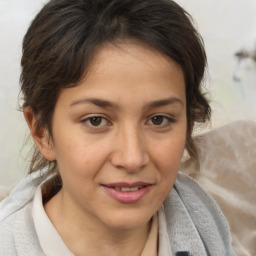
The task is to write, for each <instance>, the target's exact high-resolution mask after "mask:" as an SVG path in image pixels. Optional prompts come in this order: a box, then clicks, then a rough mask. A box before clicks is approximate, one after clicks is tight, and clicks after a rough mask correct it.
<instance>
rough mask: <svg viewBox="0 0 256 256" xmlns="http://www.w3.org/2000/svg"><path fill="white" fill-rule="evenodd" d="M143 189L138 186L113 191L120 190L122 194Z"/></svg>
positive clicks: (118, 188) (117, 188)
mask: <svg viewBox="0 0 256 256" xmlns="http://www.w3.org/2000/svg"><path fill="white" fill-rule="evenodd" d="M141 188H143V187H142V186H138V187H131V188H129V187H114V189H116V190H120V191H123V192H129V191H137V190H139V189H141Z"/></svg>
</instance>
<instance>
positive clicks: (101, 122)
mask: <svg viewBox="0 0 256 256" xmlns="http://www.w3.org/2000/svg"><path fill="white" fill-rule="evenodd" d="M81 122H82V123H83V124H85V125H86V126H88V127H91V128H94V127H95V128H103V127H105V126H107V125H109V122H108V121H107V119H106V118H104V117H102V116H90V117H87V118H85V119H83V120H82V121H81Z"/></svg>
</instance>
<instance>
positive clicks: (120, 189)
mask: <svg viewBox="0 0 256 256" xmlns="http://www.w3.org/2000/svg"><path fill="white" fill-rule="evenodd" d="M152 185H153V184H150V183H145V182H135V183H126V182H119V183H111V184H104V185H102V186H103V188H104V189H105V191H106V192H107V194H108V195H109V196H110V197H111V198H113V199H114V200H116V201H118V202H120V203H127V204H129V203H130V204H132V203H136V202H138V201H140V200H141V199H142V198H143V197H144V196H145V195H146V194H147V193H148V192H149V191H150V189H151V187H152Z"/></svg>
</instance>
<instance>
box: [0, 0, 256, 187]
mask: <svg viewBox="0 0 256 256" xmlns="http://www.w3.org/2000/svg"><path fill="white" fill-rule="evenodd" d="M44 2H46V1H44V0H0V31H1V36H0V38H1V39H0V120H1V123H0V145H1V155H0V185H10V184H14V183H15V182H17V180H19V179H20V178H21V177H22V176H24V175H25V173H26V169H27V165H28V161H27V159H28V157H27V155H26V154H27V152H28V148H29V145H30V144H26V143H25V138H26V134H27V133H28V131H27V127H26V124H25V122H24V120H23V116H22V113H21V112H20V111H18V96H19V73H20V66H19V63H20V58H21V44H22V38H23V35H24V34H25V31H26V29H27V28H28V24H29V23H30V21H31V19H32V18H33V17H34V15H35V14H36V13H37V11H38V10H39V9H40V7H41V6H42V4H43V3H44ZM177 2H178V3H180V4H181V5H182V6H183V7H184V8H185V9H186V10H187V11H188V12H189V13H191V14H192V16H193V17H194V19H195V21H196V23H197V27H198V29H199V31H200V33H201V34H202V36H203V38H204V42H205V46H206V51H207V55H208V61H209V76H208V78H207V83H206V84H207V89H208V90H209V91H210V95H211V99H212V101H213V102H212V108H213V121H212V128H214V127H217V126H220V125H222V124H224V123H227V122H231V121H233V120H237V119H253V120H256V103H255V99H256V63H255V62H253V61H252V60H250V59H244V60H243V61H241V62H239V63H238V61H237V59H236V58H235V57H234V54H235V53H236V52H237V51H239V50H241V49H247V50H253V49H254V48H255V46H256V15H255V13H256V1H255V0H244V1H241V0H217V1H216V0H193V1H192V0H178V1H177ZM234 76H236V77H239V79H236V81H234V79H233V77H234Z"/></svg>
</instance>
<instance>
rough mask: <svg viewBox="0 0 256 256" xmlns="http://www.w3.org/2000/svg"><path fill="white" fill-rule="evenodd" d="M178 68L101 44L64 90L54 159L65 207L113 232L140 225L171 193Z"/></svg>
mask: <svg viewBox="0 0 256 256" xmlns="http://www.w3.org/2000/svg"><path fill="white" fill-rule="evenodd" d="M186 124H187V118H186V95H185V82H184V77H183V72H182V70H181V68H180V67H179V66H178V65H177V64H176V63H175V62H173V61H171V60H169V59H167V58H164V57H163V56H162V55H161V54H159V53H157V52H156V51H154V50H152V49H150V48H147V47H145V46H141V45H135V44H119V45H118V47H117V46H113V45H108V44H107V45H105V46H103V47H102V48H100V49H99V50H98V52H97V54H96V57H95V59H94V61H93V65H92V66H91V68H90V70H89V73H88V74H87V75H86V78H85V79H84V80H83V81H82V82H81V83H80V85H78V86H77V87H74V88H68V89H64V90H63V91H62V92H61V93H60V96H59V99H58V101H57V104H56V108H55V111H54V115H53V122H52V134H53V146H52V149H51V154H52V158H55V159H56V160H57V163H58V166H59V171H60V174H61V177H62V180H63V187H62V190H61V191H60V192H59V193H60V194H61V195H62V197H61V198H62V200H63V204H62V205H63V207H64V208H65V210H66V211H69V212H72V214H73V215H74V214H75V216H76V218H78V219H79V218H81V219H82V218H83V220H88V221H90V223H94V224H95V225H100V226H102V227H103V226H104V227H107V228H112V229H113V228H115V229H132V228H136V227H140V226H142V225H145V224H146V223H147V222H148V221H149V220H150V218H151V217H152V215H154V213H155V212H156V211H157V210H158V209H159V208H160V206H161V204H162V203H163V201H164V200H165V198H166V197H167V195H168V194H169V192H170V190H171V188H172V186H173V184H174V182H175V178H176V175H177V172H178V169H179V166H180V161H181V158H182V154H183V150H184V146H185V140H186V130H187V126H186Z"/></svg>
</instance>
